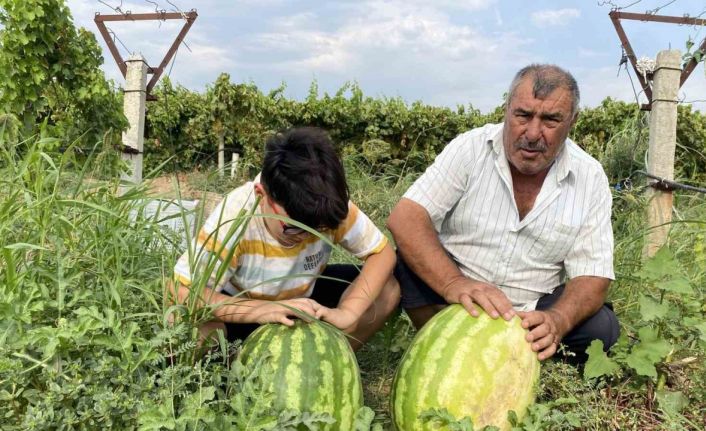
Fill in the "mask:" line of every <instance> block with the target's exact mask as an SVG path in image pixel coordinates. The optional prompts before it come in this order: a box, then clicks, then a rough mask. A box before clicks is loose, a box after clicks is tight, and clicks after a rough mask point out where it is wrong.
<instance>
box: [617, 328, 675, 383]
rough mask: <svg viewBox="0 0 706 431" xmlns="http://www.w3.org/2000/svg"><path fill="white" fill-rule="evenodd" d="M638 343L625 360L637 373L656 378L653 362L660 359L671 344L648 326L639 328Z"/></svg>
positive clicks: (665, 354)
mask: <svg viewBox="0 0 706 431" xmlns="http://www.w3.org/2000/svg"><path fill="white" fill-rule="evenodd" d="M638 334H639V336H640V344H638V345H637V346H635V347H634V348H633V349H632V352H630V354H629V355H628V357H627V358H626V360H625V362H626V363H627V364H628V365H629V366H630V367H631V368H632V369H634V370H635V371H636V372H637V374H639V375H641V376H646V377H652V378H657V369H656V368H655V364H656V363H657V362H659V361H661V360H662V359H663V358H664V357H665V356H667V354H668V353H669V352H670V350H671V349H672V346H671V345H670V344H669V343H668V342H667V341H666V340H664V339H662V338H660V336H659V334H658V333H657V330H656V329H653V328H650V327H643V328H640V330H639V331H638Z"/></svg>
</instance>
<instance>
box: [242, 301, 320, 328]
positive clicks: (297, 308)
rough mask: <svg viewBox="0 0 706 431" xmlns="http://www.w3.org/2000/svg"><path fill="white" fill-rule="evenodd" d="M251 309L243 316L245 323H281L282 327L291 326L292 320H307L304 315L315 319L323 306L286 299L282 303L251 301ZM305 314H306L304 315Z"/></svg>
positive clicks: (243, 305)
mask: <svg viewBox="0 0 706 431" xmlns="http://www.w3.org/2000/svg"><path fill="white" fill-rule="evenodd" d="M253 302H254V303H253V305H252V308H251V309H250V310H249V311H248V312H247V315H246V316H245V319H244V320H245V321H246V322H251V323H259V324H263V323H281V324H283V325H287V326H292V325H294V320H292V318H295V317H296V318H300V319H304V320H306V319H307V316H306V314H308V315H309V316H312V318H313V317H316V312H317V311H318V310H319V309H320V308H321V307H323V305H321V304H319V303H318V302H316V301H314V300H313V299H309V298H296V299H287V300H284V301H253ZM241 306H242V307H247V306H248V305H247V303H243V304H242V305H241ZM304 313H306V314H304Z"/></svg>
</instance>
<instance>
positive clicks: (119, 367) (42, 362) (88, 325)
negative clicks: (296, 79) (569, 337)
mask: <svg viewBox="0 0 706 431" xmlns="http://www.w3.org/2000/svg"><path fill="white" fill-rule="evenodd" d="M49 148H51V142H49V141H46V140H40V141H36V140H30V141H28V142H25V143H22V144H18V145H8V144H6V143H2V145H0V238H2V240H0V316H1V318H0V429H2V430H33V429H36V430H46V429H105V428H110V427H112V428H114V429H134V428H137V427H138V426H142V427H143V429H160V427H162V426H173V427H174V429H227V428H228V427H234V429H248V428H242V427H240V428H238V427H237V425H236V424H237V423H240V422H238V421H239V419H238V418H242V417H244V415H246V412H247V414H248V415H250V416H248V417H255V418H262V417H267V416H268V415H272V414H273V413H272V412H270V411H268V410H267V408H266V404H265V407H263V403H262V402H261V401H262V399H263V397H265V398H266V394H262V393H260V392H258V391H257V390H256V388H257V387H258V386H257V382H258V381H259V380H258V379H260V378H261V376H260V375H258V374H257V373H256V372H253V370H244V369H242V367H240V366H238V363H237V362H236V363H231V362H230V358H231V357H232V356H233V355H232V354H233V352H234V351H235V350H234V349H235V346H227V349H226V350H223V351H218V352H212V353H211V354H210V355H209V356H207V357H206V359H205V360H203V361H200V362H197V363H196V365H194V362H193V358H194V357H195V354H196V345H195V343H194V341H193V340H194V333H193V327H192V325H193V323H194V322H197V321H198V320H199V319H200V318H203V317H204V316H203V315H194V314H193V313H194V310H189V309H188V307H187V308H186V309H180V310H175V309H174V308H170V307H169V305H168V304H167V303H165V302H164V300H163V297H162V289H163V286H164V279H165V278H166V277H169V276H170V274H171V271H172V268H173V265H174V261H175V259H176V257H177V255H178V254H179V252H180V251H179V250H177V249H175V247H174V244H176V243H178V242H179V238H176V237H175V235H174V234H172V233H170V232H169V231H167V230H164V229H163V228H161V227H160V226H159V225H158V224H157V223H156V222H155V220H154V219H149V218H146V217H140V216H138V217H134V216H133V217H131V216H130V214H140V213H141V211H143V210H144V206H145V205H146V202H147V201H146V199H147V198H148V197H149V193H148V192H147V190H146V189H144V188H140V187H138V188H133V189H130V190H129V191H128V192H127V193H125V194H122V195H117V194H116V193H115V192H116V190H117V183H116V182H115V181H98V180H91V181H87V179H88V178H89V177H98V176H99V175H98V174H97V173H94V172H92V171H90V170H89V169H90V168H91V167H95V166H96V160H95V158H93V159H92V158H89V160H88V162H87V163H80V162H79V161H77V160H75V159H73V158H72V155H71V154H72V153H71V152H70V151H69V152H67V153H64V154H63V155H58V154H56V153H53V152H52V151H50V150H49ZM98 156H99V155H96V157H98ZM82 167H83V168H82ZM346 168H347V173H348V181H349V184H350V188H351V198H352V200H353V201H354V202H356V203H357V204H358V205H359V206H360V207H361V209H362V210H363V211H364V212H365V213H366V214H368V215H369V216H370V217H371V219H372V220H373V221H374V222H375V223H376V224H377V225H378V226H381V227H382V226H384V222H385V219H386V217H387V215H388V214H389V213H390V211H391V209H392V208H393V207H394V205H395V204H396V203H397V201H398V200H399V199H400V197H401V196H402V194H403V193H404V192H405V190H406V189H407V187H408V186H409V185H410V184H411V183H412V181H413V180H414V178H415V174H410V173H406V172H404V170H402V169H401V167H400V166H391V167H388V168H386V169H383V170H382V172H381V170H380V167H379V166H370V165H368V164H367V162H366V161H365V160H364V159H361V158H347V159H346ZM198 175H200V177H198V178H196V179H195V180H194V181H195V182H196V184H197V185H198V187H197V188H199V189H202V190H209V191H218V192H225V191H227V190H228V189H229V188H230V187H232V186H233V185H235V182H233V181H231V180H229V179H227V178H226V179H220V178H219V177H217V176H211V175H209V174H203V173H201V174H198ZM645 205H646V202H645V200H644V198H643V197H642V194H641V193H640V190H633V191H627V192H621V193H619V194H616V195H615V199H614V219H613V227H614V230H615V238H616V253H615V266H616V271H617V275H618V280H617V281H616V282H615V283H614V284H613V286H612V289H611V293H610V299H611V301H613V303H614V305H615V309H616V312H617V314H618V316H619V318H620V319H621V324H622V329H623V332H624V334H626V335H627V336H628V338H627V340H628V343H630V344H635V342H636V340H637V338H636V333H637V330H638V329H639V328H640V327H642V326H644V325H645V322H644V321H642V318H641V313H640V309H639V304H638V299H639V295H641V294H643V293H645V292H650V293H652V294H654V295H659V293H660V291H659V290H658V289H657V288H655V286H653V285H648V284H645V282H644V279H642V278H640V277H639V271H640V268H641V267H642V265H643V263H642V246H643V236H644V233H645V231H644V223H645ZM675 207H676V210H675V222H674V223H673V226H672V233H671V236H670V238H669V246H670V249H671V250H672V252H673V254H674V256H675V258H676V261H677V262H678V268H677V267H675V268H674V272H680V273H683V274H684V276H685V277H686V278H687V279H688V280H689V283H690V285H691V286H692V287H693V290H694V294H693V295H692V296H693V298H692V297H691V296H690V297H689V298H692V299H689V298H687V297H686V296H683V297H680V296H678V295H671V294H670V295H667V298H668V299H669V300H670V301H671V302H670V304H674V308H675V309H677V308H678V309H679V310H680V311H681V312H682V314H680V315H679V316H680V319H681V320H676V319H672V320H668V321H665V322H664V323H660V324H659V325H657V326H662V332H663V334H664V336H665V337H666V338H667V339H668V340H669V341H670V342H671V343H672V345H673V346H674V351H673V354H672V355H670V357H669V359H668V360H663V361H661V362H660V363H659V364H658V371H659V372H660V376H661V377H660V378H661V379H663V380H662V381H661V384H662V385H663V386H662V387H663V388H665V389H667V390H672V391H676V390H681V391H683V393H684V394H685V396H686V397H687V402H688V405H687V406H686V408H684V409H683V410H682V411H681V414H671V415H668V414H667V413H665V410H664V408H662V406H661V405H660V403H659V402H658V401H657V399H656V398H655V393H656V391H657V389H658V387H659V385H660V382H659V381H655V380H652V379H648V378H645V377H644V376H639V375H637V374H636V373H635V372H634V371H633V370H631V369H630V368H628V367H625V366H621V368H620V371H619V372H618V373H615V374H613V375H611V376H608V377H605V378H601V379H597V380H595V379H594V380H590V381H587V380H585V379H584V378H583V375H582V371H581V370H580V369H577V368H575V367H572V366H568V365H565V364H562V363H559V362H547V363H545V364H544V366H543V370H542V374H541V382H542V383H541V387H540V394H539V399H538V404H537V405H536V406H535V407H534V409H533V411H532V412H531V417H532V418H533V421H534V423H535V426H536V427H537V428H530V427H528V426H527V427H525V429H574V428H576V426H574V425H571V424H572V423H574V424H575V423H580V429H587V430H589V429H590V430H605V429H615V430H617V429H635V430H645V429H648V430H658V429H659V430H661V429H664V430H682V429H684V430H701V429H706V419H705V418H706V366H704V361H705V359H706V358H705V355H704V343H703V342H699V340H698V339H695V338H694V335H693V334H694V332H693V323H694V321H695V320H688V319H701V320H702V321H703V320H704V315H705V314H706V309H705V308H704V306H703V304H704V298H706V276H705V274H706V229H705V228H706V202H705V199H704V196H698V195H688V194H684V193H677V194H676V199H675ZM388 234H389V233H388ZM334 260H335V261H347V260H348V258H347V257H345V256H344V255H342V254H341V253H339V252H336V253H335V255H334ZM699 307H700V308H699ZM173 311H179V312H180V313H182V315H183V316H187V317H188V316H191V318H186V319H183V321H182V323H180V324H177V325H174V326H170V325H167V324H166V315H167V314H168V313H170V312H173ZM190 313H191V314H190ZM189 322H190V323H189ZM413 336H414V330H413V329H412V327H411V325H410V323H409V321H408V319H407V318H406V316H405V315H404V314H399V315H397V316H395V317H394V318H392V319H391V320H390V321H389V322H388V323H387V324H386V325H385V327H384V328H383V329H382V330H381V331H380V332H379V333H378V334H376V336H375V337H374V338H373V339H372V340H371V341H370V342H369V343H368V344H367V345H366V346H365V347H364V348H363V349H361V350H360V351H359V352H358V360H359V363H360V367H361V372H362V376H363V382H364V391H365V399H366V404H367V405H368V406H370V407H371V408H372V409H373V410H374V412H375V422H376V423H377V424H378V425H380V426H382V428H383V429H389V428H390V427H391V423H390V417H389V414H388V412H387V408H388V403H389V393H390V387H391V383H392V379H393V377H394V371H395V368H396V366H397V364H398V363H399V360H400V358H401V356H402V353H403V352H404V350H405V348H406V347H407V346H408V345H409V343H410V342H411V340H412V338H413ZM228 349H230V350H228ZM171 363H174V365H171V366H170V365H169V364H171ZM236 395H237V396H238V397H239V400H240V401H241V404H239V405H238V407H234V406H233V405H231V404H230V403H228V402H226V401H225V400H229V399H232V398H233V397H235V396H236Z"/></svg>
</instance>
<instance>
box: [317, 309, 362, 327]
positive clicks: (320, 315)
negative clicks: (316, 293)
mask: <svg viewBox="0 0 706 431" xmlns="http://www.w3.org/2000/svg"><path fill="white" fill-rule="evenodd" d="M319 307H320V308H319V309H318V310H317V311H316V318H317V319H321V320H324V321H326V322H328V323H330V324H332V325H333V326H335V327H336V328H338V329H340V330H341V331H344V332H346V333H351V332H353V331H354V330H355V329H356V328H357V327H358V320H359V319H360V316H359V315H358V314H356V313H355V312H354V311H352V310H348V309H345V308H328V307H324V306H323V305H320V306H319Z"/></svg>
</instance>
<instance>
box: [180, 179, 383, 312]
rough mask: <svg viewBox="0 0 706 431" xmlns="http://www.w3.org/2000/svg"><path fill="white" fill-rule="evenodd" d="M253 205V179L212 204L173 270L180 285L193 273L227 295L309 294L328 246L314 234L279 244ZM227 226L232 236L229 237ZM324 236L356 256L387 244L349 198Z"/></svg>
mask: <svg viewBox="0 0 706 431" xmlns="http://www.w3.org/2000/svg"><path fill="white" fill-rule="evenodd" d="M255 181H258V178H256V179H255ZM255 203H256V196H255V193H254V182H247V183H245V184H244V185H243V186H241V187H238V188H237V189H235V190H233V191H232V192H230V193H229V194H228V195H227V196H226V198H225V199H224V200H223V201H221V202H220V203H219V204H218V206H216V208H215V209H214V211H213V212H212V213H211V215H210V216H209V217H208V219H207V220H206V222H205V223H204V226H203V228H202V229H201V230H200V232H199V234H198V236H197V237H196V239H195V244H194V245H193V246H192V247H191V248H190V249H189V250H187V251H186V252H184V254H183V255H182V256H181V257H180V258H179V260H178V261H177V264H176V266H175V268H174V273H175V277H176V279H177V280H178V281H179V282H180V283H181V284H183V285H185V286H190V285H191V283H192V281H193V280H195V279H197V277H204V276H207V277H208V282H207V286H208V287H210V288H215V290H216V291H225V292H227V293H228V294H230V295H236V294H238V292H245V295H246V296H248V297H251V298H256V299H267V300H280V299H289V298H299V297H308V296H310V295H311V293H312V291H313V288H314V283H315V282H316V277H317V276H318V275H319V274H321V273H322V272H323V270H324V268H325V267H326V263H327V262H328V260H329V257H330V256H331V251H332V247H331V245H330V244H328V243H327V242H325V241H323V240H321V239H320V238H318V237H316V236H314V235H309V236H307V237H306V239H304V241H302V242H300V243H298V244H296V245H294V246H292V247H285V246H283V245H281V244H280V243H279V242H278V241H277V240H276V239H275V238H274V237H273V236H272V235H271V234H270V232H269V231H268V230H267V228H266V227H265V222H264V220H265V217H263V216H261V213H260V207H259V205H258V206H257V207H255ZM242 210H244V211H245V213H244V215H243V213H242V212H241V211H242ZM250 212H252V214H253V216H252V217H250V216H248V214H249V213H250ZM239 214H241V215H240V216H239ZM219 221H220V222H219ZM239 221H243V223H242V224H239ZM219 225H220V228H219ZM231 228H233V230H234V232H235V234H232V233H231V234H230V235H229V230H230V229H231ZM322 235H324V236H325V237H326V238H328V240H329V241H331V242H332V243H333V244H340V245H341V247H343V248H344V249H345V250H347V251H348V252H350V253H351V254H353V255H355V256H356V257H357V258H359V259H365V258H366V257H367V256H369V255H371V254H375V253H379V252H380V251H382V249H383V248H384V247H385V245H387V238H386V237H385V235H383V234H382V232H380V230H379V229H378V228H377V227H376V226H375V225H374V224H373V223H372V221H370V219H369V218H368V217H367V216H366V215H365V214H364V213H363V212H362V211H360V210H359V209H358V207H357V206H355V205H354V204H353V203H352V202H349V203H348V215H347V216H346V219H345V220H344V221H343V222H341V224H340V225H339V226H338V228H337V229H335V230H326V231H324V232H322ZM216 255H219V256H220V258H216ZM209 262H211V263H212V265H211V267H212V268H214V269H213V270H211V271H209V270H208V269H207V268H208V266H209ZM223 262H227V264H226V265H227V266H226V267H225V268H224V275H223V276H222V277H221V278H220V280H216V274H217V273H218V268H219V267H220V266H221V265H223ZM207 271H208V272H209V274H206V272H207Z"/></svg>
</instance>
